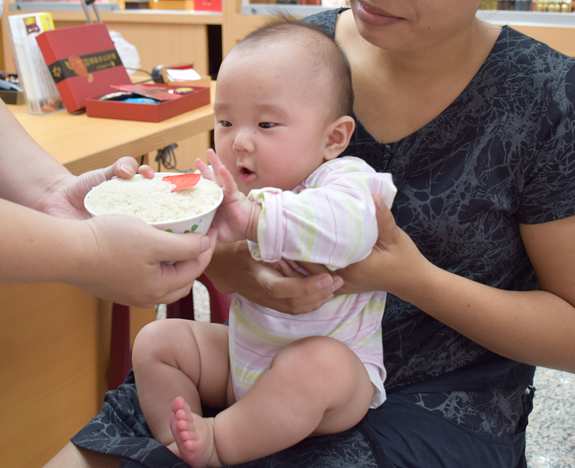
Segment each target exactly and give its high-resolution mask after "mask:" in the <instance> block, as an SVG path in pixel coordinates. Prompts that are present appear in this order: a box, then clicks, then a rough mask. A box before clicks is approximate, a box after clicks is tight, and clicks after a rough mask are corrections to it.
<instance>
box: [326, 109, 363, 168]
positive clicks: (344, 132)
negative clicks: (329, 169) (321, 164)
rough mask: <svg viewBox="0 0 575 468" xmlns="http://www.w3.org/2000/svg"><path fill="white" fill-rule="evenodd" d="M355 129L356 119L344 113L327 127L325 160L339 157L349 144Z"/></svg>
mask: <svg viewBox="0 0 575 468" xmlns="http://www.w3.org/2000/svg"><path fill="white" fill-rule="evenodd" d="M354 130H355V120H353V117H350V116H349V115H344V116H342V117H339V118H338V119H336V120H334V121H333V122H332V123H331V124H330V126H329V127H328V129H327V143H326V146H325V149H324V160H326V161H331V160H332V159H335V158H337V157H338V156H339V155H340V154H341V153H342V152H343V150H345V149H346V148H347V145H349V140H350V139H351V135H352V134H353V131H354Z"/></svg>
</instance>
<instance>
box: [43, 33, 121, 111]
mask: <svg viewBox="0 0 575 468" xmlns="http://www.w3.org/2000/svg"><path fill="white" fill-rule="evenodd" d="M36 40H37V41H38V46H39V47H40V50H41V51H42V55H43V56H44V60H45V61H46V64H47V65H48V68H49V69H50V72H51V74H52V78H53V79H54V82H55V83H56V87H57V88H58V91H59V92H60V96H61V97H62V101H63V102H64V106H65V107H66V109H67V110H68V112H70V113H75V112H78V111H82V110H83V109H84V107H85V106H86V99H90V98H96V97H100V96H103V95H105V94H108V93H111V92H113V91H114V90H113V89H112V88H111V85H122V84H130V83H131V81H130V77H129V76H128V73H127V72H126V69H125V68H124V65H123V64H122V61H121V60H120V55H119V54H118V52H117V51H116V49H115V46H114V42H113V41H112V39H111V38H110V34H109V33H108V29H107V28H106V25H105V24H103V23H97V24H88V25H83V26H75V27H70V28H60V29H55V30H54V31H46V32H44V33H42V34H40V35H39V36H38V37H37V38H36Z"/></svg>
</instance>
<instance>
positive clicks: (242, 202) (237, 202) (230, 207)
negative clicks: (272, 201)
mask: <svg viewBox="0 0 575 468" xmlns="http://www.w3.org/2000/svg"><path fill="white" fill-rule="evenodd" d="M207 156H208V161H209V162H210V163H211V165H212V168H213V172H212V169H210V168H209V167H208V166H207V165H206V163H205V162H203V161H202V160H201V159H199V158H198V159H196V167H197V168H198V169H199V170H200V172H201V173H202V176H203V177H204V178H206V179H210V180H214V178H215V182H217V183H218V185H219V186H220V187H221V188H222V190H223V192H224V200H223V201H222V204H221V205H220V207H219V208H218V210H217V212H216V215H215V217H214V220H213V222H212V227H213V228H216V229H218V231H219V235H218V240H219V241H220V242H236V241H239V240H246V239H247V240H252V241H257V226H258V219H259V216H260V212H261V209H262V207H261V205H260V204H259V203H257V202H256V201H254V200H248V198H247V197H246V196H245V195H244V194H243V193H241V192H240V191H239V190H238V186H237V185H236V182H235V181H234V178H233V177H232V175H231V174H230V172H229V171H228V170H227V169H226V168H225V166H224V165H223V164H222V163H221V161H220V159H219V158H218V156H217V155H216V153H215V152H214V151H213V150H211V149H210V150H208V153H207Z"/></svg>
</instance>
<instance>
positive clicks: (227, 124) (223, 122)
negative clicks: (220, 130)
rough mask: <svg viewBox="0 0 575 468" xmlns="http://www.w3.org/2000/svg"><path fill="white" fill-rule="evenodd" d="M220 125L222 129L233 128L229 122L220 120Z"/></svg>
mask: <svg viewBox="0 0 575 468" xmlns="http://www.w3.org/2000/svg"><path fill="white" fill-rule="evenodd" d="M218 124H220V125H221V126H222V127H231V126H232V123H231V122H228V121H227V120H220V121H219V122H218Z"/></svg>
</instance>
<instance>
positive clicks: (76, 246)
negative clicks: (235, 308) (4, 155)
mask: <svg viewBox="0 0 575 468" xmlns="http://www.w3.org/2000/svg"><path fill="white" fill-rule="evenodd" d="M0 219H2V222H0V239H2V242H0V258H1V259H2V261H0V282H12V283H39V282H62V283H66V284H70V285H72V286H77V287H79V288H81V289H83V290H85V291H88V292H90V293H92V294H94V295H95V296H98V297H101V298H103V299H107V300H109V301H113V302H117V303H120V304H127V305H134V306H139V307H148V306H150V305H152V304H159V303H170V302H173V301H175V300H177V299H179V298H180V297H183V296H185V295H187V294H188V293H189V291H190V288H191V286H192V284H193V282H194V280H195V278H197V277H198V276H199V275H200V274H201V273H202V271H203V270H204V268H205V267H206V265H207V263H208V262H209V260H210V257H211V253H212V251H213V248H214V247H215V243H216V241H215V237H216V232H215V231H212V232H211V233H210V237H211V239H209V238H207V237H204V236H201V235H199V234H198V235H196V234H174V233H167V232H163V231H160V230H158V229H156V228H154V227H152V226H149V225H147V224H146V223H144V222H143V221H140V220H138V219H136V218H133V217H131V216H123V215H105V216H98V217H96V218H93V219H89V220H83V221H80V220H70V219H62V218H56V217H54V216H49V215H47V214H44V213H41V212H39V211H36V210H32V209H30V208H27V207H24V206H21V205H18V204H15V203H12V202H9V201H6V200H1V199H0ZM201 252H203V253H201ZM167 261H177V263H175V264H173V265H168V264H165V263H162V262H167Z"/></svg>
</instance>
